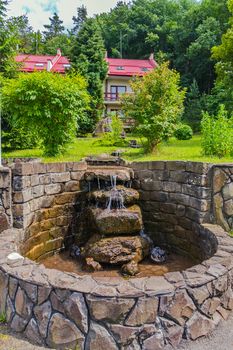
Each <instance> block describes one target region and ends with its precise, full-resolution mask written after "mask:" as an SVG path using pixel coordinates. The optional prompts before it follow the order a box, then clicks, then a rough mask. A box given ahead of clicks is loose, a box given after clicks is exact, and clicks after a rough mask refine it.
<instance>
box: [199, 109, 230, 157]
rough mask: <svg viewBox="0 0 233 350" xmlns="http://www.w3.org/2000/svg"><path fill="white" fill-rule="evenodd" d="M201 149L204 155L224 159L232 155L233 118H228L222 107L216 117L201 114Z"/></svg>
mask: <svg viewBox="0 0 233 350" xmlns="http://www.w3.org/2000/svg"><path fill="white" fill-rule="evenodd" d="M201 127H202V149H203V153H204V154H205V155H209V156H212V155H216V156H218V157H220V158H221V157H224V156H228V155H233V118H228V117H227V113H226V110H225V107H224V105H221V106H220V109H219V112H218V114H217V116H210V115H209V114H208V113H204V114H203V118H202V122H201Z"/></svg>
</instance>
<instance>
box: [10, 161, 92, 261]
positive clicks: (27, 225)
mask: <svg viewBox="0 0 233 350" xmlns="http://www.w3.org/2000/svg"><path fill="white" fill-rule="evenodd" d="M86 168H87V164H86V162H77V163H49V164H43V163H39V162H30V163H15V164H14V166H13V168H12V184H13V185H12V186H13V193H12V195H13V208H12V209H13V220H14V227H17V228H23V229H24V230H25V238H24V242H23V244H22V250H21V253H22V254H24V255H25V256H27V257H28V258H30V259H33V260H37V261H38V260H40V259H43V258H45V257H47V256H49V255H51V254H53V253H54V252H55V251H59V250H60V249H61V248H62V247H63V246H64V239H65V237H66V236H67V235H69V234H71V231H72V222H73V218H74V214H75V205H76V204H77V201H78V198H79V196H81V194H82V192H81V191H80V180H81V178H82V176H83V173H84V172H85V170H86Z"/></svg>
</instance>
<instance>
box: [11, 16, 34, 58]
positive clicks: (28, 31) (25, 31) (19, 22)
mask: <svg viewBox="0 0 233 350" xmlns="http://www.w3.org/2000/svg"><path fill="white" fill-rule="evenodd" d="M8 22H10V23H11V25H13V26H15V29H16V31H17V36H18V39H19V44H18V51H20V52H24V53H34V49H35V48H34V40H35V33H34V31H33V28H32V26H30V24H29V20H28V17H27V15H22V16H18V17H11V18H10V19H9V20H8Z"/></svg>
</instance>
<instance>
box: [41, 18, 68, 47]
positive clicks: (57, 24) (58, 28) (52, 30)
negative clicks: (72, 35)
mask: <svg viewBox="0 0 233 350" xmlns="http://www.w3.org/2000/svg"><path fill="white" fill-rule="evenodd" d="M49 20H50V24H45V25H44V27H45V29H46V30H45V31H43V35H44V38H45V41H47V40H48V39H51V38H54V37H55V36H58V35H60V34H63V32H64V29H65V27H64V26H63V25H62V24H63V21H62V20H61V19H60V18H59V16H58V14H57V13H54V14H53V17H49Z"/></svg>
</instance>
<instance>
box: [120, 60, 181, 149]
mask: <svg viewBox="0 0 233 350" xmlns="http://www.w3.org/2000/svg"><path fill="white" fill-rule="evenodd" d="M179 82H180V76H179V74H178V73H177V72H176V71H175V70H171V69H169V68H168V63H163V64H161V65H160V66H159V67H158V68H156V69H155V70H154V71H152V72H151V73H148V74H146V75H145V76H144V77H143V78H142V79H141V78H136V79H135V81H133V82H132V83H131V87H132V90H133V92H134V94H128V95H127V94H126V95H125V96H123V103H124V105H123V109H124V111H125V113H126V115H127V116H128V117H131V118H133V119H134V120H135V122H136V129H135V131H136V132H137V134H138V135H140V136H143V137H145V138H146V139H147V150H148V151H153V150H154V148H155V147H156V146H157V145H158V144H159V143H160V142H161V141H162V140H163V139H165V138H168V137H169V136H171V135H172V134H173V132H174V128H175V124H176V122H177V120H178V118H179V117H180V116H181V114H182V112H183V101H184V97H185V91H184V90H183V89H181V88H180V87H179Z"/></svg>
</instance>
